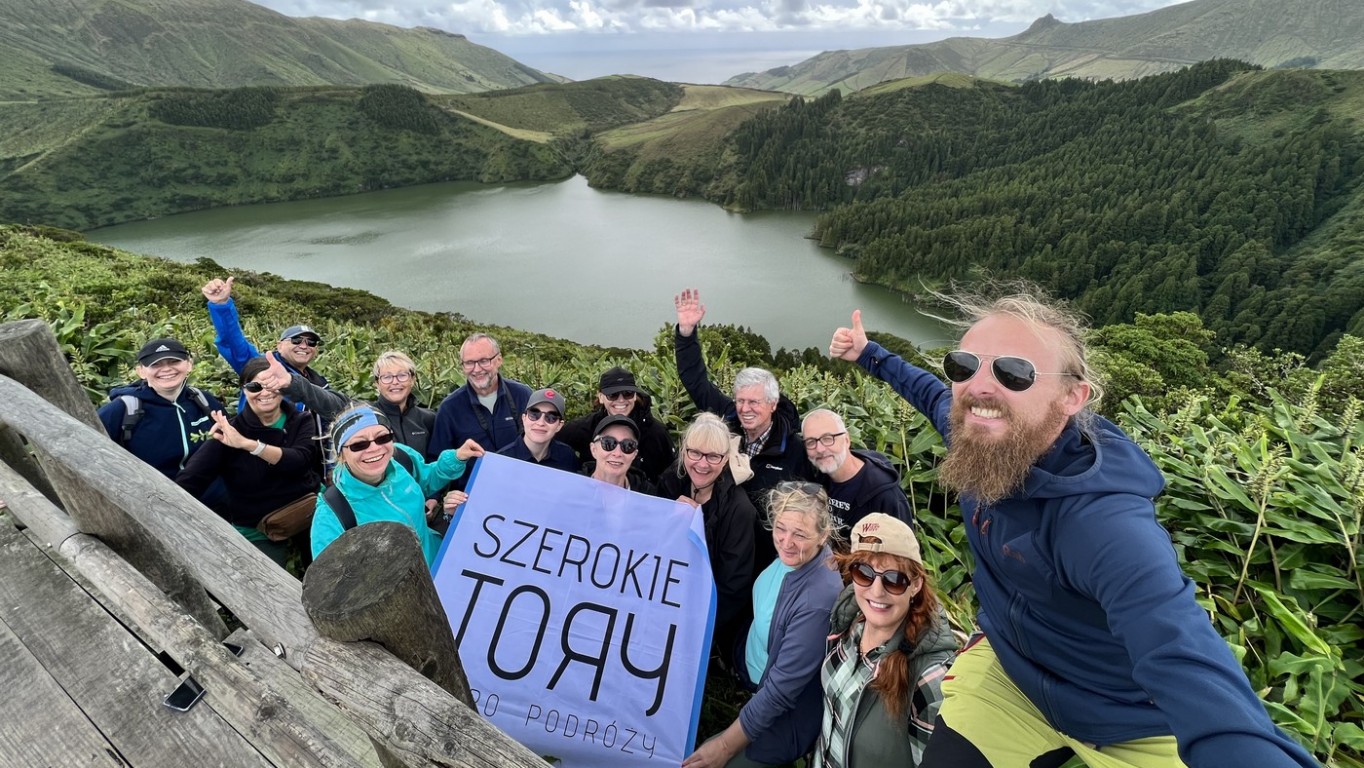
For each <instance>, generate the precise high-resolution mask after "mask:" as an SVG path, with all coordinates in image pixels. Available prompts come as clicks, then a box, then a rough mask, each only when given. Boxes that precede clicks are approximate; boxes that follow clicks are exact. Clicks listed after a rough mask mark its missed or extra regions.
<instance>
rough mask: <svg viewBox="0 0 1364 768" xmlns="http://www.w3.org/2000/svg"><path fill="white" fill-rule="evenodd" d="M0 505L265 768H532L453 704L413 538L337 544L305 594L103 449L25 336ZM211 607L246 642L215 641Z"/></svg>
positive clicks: (5, 337) (216, 620)
mask: <svg viewBox="0 0 1364 768" xmlns="http://www.w3.org/2000/svg"><path fill="white" fill-rule="evenodd" d="M0 499H3V500H4V501H5V503H6V505H7V506H8V508H9V511H10V513H11V514H12V515H13V516H14V517H15V518H16V519H17V520H18V521H19V522H20V523H22V524H23V526H25V527H26V528H27V529H28V535H29V537H30V538H32V539H36V540H37V541H40V542H42V543H44V544H46V546H47V547H48V548H50V549H49V551H50V553H52V554H53V555H54V556H55V558H54V559H56V560H57V561H58V562H59V563H61V565H62V567H63V568H64V569H66V570H67V571H68V572H69V573H71V575H72V577H73V578H76V579H77V580H78V581H81V582H82V583H86V584H89V585H91V587H90V588H93V589H94V590H95V591H96V592H97V595H96V597H97V599H98V600H99V601H100V603H101V605H103V607H104V608H105V610H107V611H108V612H110V613H111V614H113V615H114V616H116V617H118V618H119V619H120V620H121V621H122V623H123V624H124V625H125V626H127V627H128V628H129V629H130V630H131V631H133V632H134V633H136V634H137V635H138V637H139V638H140V639H141V641H142V642H143V643H145V644H146V645H147V646H149V647H150V648H152V649H153V650H155V651H157V652H159V653H162V654H164V655H166V656H168V657H170V658H172V659H173V660H174V661H175V662H176V663H177V664H178V665H179V666H181V667H183V668H184V669H185V670H187V671H188V672H189V673H190V674H191V675H193V676H194V678H195V679H196V680H197V681H198V682H199V683H201V684H202V685H203V687H204V688H205V690H206V695H205V701H206V702H207V703H208V705H209V706H211V707H212V708H213V709H214V710H215V711H216V712H217V713H218V714H219V715H220V716H221V717H222V718H223V719H224V720H226V721H228V723H229V724H231V726H232V727H233V728H234V729H236V730H237V731H238V733H240V734H243V735H244V736H247V737H248V739H249V741H250V742H251V744H252V745H253V746H254V747H255V748H256V749H257V750H258V751H259V753H260V755H261V756H263V757H264V758H265V760H267V761H268V762H270V763H273V764H275V765H279V766H312V765H319V766H323V765H325V766H345V765H383V766H395V765H407V766H525V767H526V768H531V767H532V766H541V767H542V766H544V765H545V761H544V760H543V759H542V758H540V757H538V756H537V755H535V754H534V753H532V752H531V751H530V750H528V749H526V748H525V747H523V746H521V745H520V744H518V743H517V742H515V741H513V740H511V739H510V738H509V737H508V736H507V735H506V734H505V733H503V732H502V731H500V730H498V729H497V728H495V727H494V726H492V725H490V724H488V723H487V722H485V721H484V720H483V719H482V718H481V717H479V716H478V715H477V714H476V713H475V712H473V711H472V709H471V708H470V707H469V706H468V705H467V702H468V701H469V691H468V684H467V683H466V682H465V680H464V676H463V672H462V671H461V669H460V667H459V662H458V656H457V654H456V652H455V644H454V638H453V636H452V635H451V631H450V627H449V624H448V622H447V621H446V617H445V614H444V612H443V611H442V610H441V608H440V604H439V602H438V601H437V600H436V597H435V593H434V588H433V587H432V585H431V582H430V578H429V577H428V576H426V571H425V563H424V560H423V559H422V555H421V551H420V548H419V546H418V544H417V541H416V537H415V536H414V535H412V534H411V532H409V531H407V529H405V528H402V527H401V526H397V525H396V524H388V525H385V524H370V525H362V526H358V527H356V528H354V529H352V530H350V531H348V532H346V533H345V534H344V535H343V536H342V537H341V538H340V539H338V541H337V543H336V544H334V545H333V546H331V547H329V548H328V549H327V551H326V552H324V553H323V556H322V557H319V558H318V560H317V561H316V562H315V563H313V565H312V568H311V569H310V571H309V573H308V580H307V582H308V583H307V585H306V587H305V585H302V584H300V583H299V582H298V581H297V580H295V579H294V578H293V577H292V576H291V575H289V574H288V573H287V572H285V571H284V570H283V569H281V568H279V566H277V565H275V564H274V563H273V562H272V561H271V560H270V559H269V558H267V557H266V556H265V555H264V554H262V553H261V552H259V551H258V550H257V549H256V548H255V547H254V546H252V545H251V544H250V543H249V542H247V541H246V540H245V539H244V538H243V537H242V536H241V535H240V534H239V533H238V532H237V531H236V530H235V529H234V528H233V527H232V526H231V525H229V524H228V523H227V522H225V521H224V520H223V519H222V518H220V517H219V516H218V515H216V514H214V513H213V512H212V511H210V510H208V509H207V508H205V507H204V506H203V505H202V504H200V503H199V502H198V501H197V500H195V499H194V498H193V497H191V496H190V495H189V494H187V493H185V492H184V491H183V490H181V489H180V488H179V487H177V486H176V485H175V484H174V483H171V482H170V481H169V480H167V479H166V478H165V477H164V476H162V475H161V474H160V473H159V472H157V471H156V470H155V469H153V468H151V467H150V466H148V465H146V464H144V463H143V462H141V461H139V460H138V459H136V458H134V457H133V456H132V455H131V454H129V453H128V452H127V451H125V450H124V449H122V448H121V447H119V446H117V445H115V444H114V443H113V442H112V441H110V440H109V439H108V437H107V435H105V433H104V430H103V428H102V427H101V426H100V425H99V422H98V421H97V419H96V417H95V411H94V408H93V407H92V406H91V404H90V401H89V399H88V398H87V397H86V394H85V392H84V391H83V390H82V388H81V386H80V385H79V383H78V382H77V381H76V378H75V376H74V374H73V373H72V372H71V369H70V367H69V366H68V365H67V363H66V360H65V359H64V358H63V356H62V353H61V349H60V347H59V346H58V344H57V340H56V338H55V336H53V334H52V331H51V329H50V328H49V327H48V326H47V325H46V324H44V323H42V322H40V321H36V320H30V321H20V322H16V323H9V324H5V325H0ZM375 553H382V556H381V557H375V556H373V555H374V554H375ZM343 582H344V587H345V588H344V589H343V590H342V589H338V588H337V587H338V585H342V584H343ZM305 595H306V597H307V606H306V607H305ZM219 605H221V606H222V607H223V608H225V609H226V610H227V611H230V613H231V614H232V616H234V617H236V619H237V620H239V621H240V622H241V623H242V624H244V625H245V626H244V628H242V629H238V630H237V631H236V632H234V633H232V634H231V636H230V637H229V636H228V635H229V633H228V629H227V626H226V625H225V623H224V621H223V619H222V618H220V614H219V610H218V606H219ZM310 614H311V615H312V616H316V617H317V621H316V622H315V621H314V619H313V618H310ZM224 639H229V640H230V641H232V642H233V643H234V644H236V645H238V646H241V647H244V648H245V650H244V652H243V653H242V655H241V656H240V657H238V656H234V655H233V654H232V653H231V652H230V651H229V650H228V648H227V647H226V646H224V645H223V644H222V642H221V641H222V640H224ZM395 654H396V655H395ZM399 657H401V660H400V658H399ZM414 667H416V668H417V669H421V670H422V672H418V671H417V669H414ZM423 673H425V675H429V676H430V679H428V677H427V676H424V675H423ZM34 717H35V718H36V717H41V713H37V712H35V713H34ZM202 757H203V759H202V761H201V762H202V763H203V764H218V763H219V762H220V760H219V759H218V758H217V757H216V756H214V755H208V754H205V755H202Z"/></svg>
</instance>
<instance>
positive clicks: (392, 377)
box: [375, 371, 412, 384]
mask: <svg viewBox="0 0 1364 768" xmlns="http://www.w3.org/2000/svg"><path fill="white" fill-rule="evenodd" d="M375 378H377V379H378V380H379V383H380V384H392V383H394V382H397V383H399V384H402V383H404V382H407V381H411V380H412V372H411V371H403V372H402V373H381V374H379V375H378V376H376V377H375Z"/></svg>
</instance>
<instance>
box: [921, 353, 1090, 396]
mask: <svg viewBox="0 0 1364 768" xmlns="http://www.w3.org/2000/svg"><path fill="white" fill-rule="evenodd" d="M980 363H981V360H980V355H977V354H976V353H974V352H963V351H962V350H960V349H958V350H956V351H955V352H948V353H947V356H946V357H944V358H943V359H942V372H943V373H944V374H946V375H947V378H948V379H949V380H950V381H952V382H954V383H957V384H960V383H962V382H964V381H970V380H971V378H972V377H973V376H975V375H976V374H977V373H979V372H980ZM990 373H992V374H994V377H995V381H997V382H999V383H1000V385H1001V386H1003V387H1004V388H1005V389H1008V390H1011V391H1013V392H1023V391H1025V390H1027V389H1028V388H1029V387H1031V386H1032V385H1033V382H1035V381H1037V377H1038V376H1075V374H1073V373H1065V372H1052V371H1039V370H1037V366H1035V365H1033V364H1032V361H1031V360H1028V359H1026V358H1022V357H1014V356H1012V355H1004V356H1002V357H996V358H995V359H994V360H993V361H991V363H990ZM1076 378H1079V377H1078V376H1077V377H1076Z"/></svg>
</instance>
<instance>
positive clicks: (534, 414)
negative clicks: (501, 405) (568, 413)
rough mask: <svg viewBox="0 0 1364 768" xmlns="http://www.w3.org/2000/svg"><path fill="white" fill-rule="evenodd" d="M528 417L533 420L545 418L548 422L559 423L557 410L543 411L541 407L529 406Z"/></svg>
mask: <svg viewBox="0 0 1364 768" xmlns="http://www.w3.org/2000/svg"><path fill="white" fill-rule="evenodd" d="M526 418H528V419H530V420H531V421H539V420H540V419H544V420H545V423H546V424H558V423H559V414H558V413H556V412H555V411H542V410H540V409H539V408H527V409H526Z"/></svg>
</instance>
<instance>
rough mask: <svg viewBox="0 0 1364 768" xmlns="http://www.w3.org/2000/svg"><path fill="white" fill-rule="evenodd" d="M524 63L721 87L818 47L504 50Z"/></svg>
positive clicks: (562, 71) (577, 75)
mask: <svg viewBox="0 0 1364 768" xmlns="http://www.w3.org/2000/svg"><path fill="white" fill-rule="evenodd" d="M499 50H501V51H502V52H503V53H505V54H507V55H508V56H511V57H512V58H515V59H516V60H518V61H520V62H521V63H523V64H526V65H528V66H531V67H534V68H536V69H538V70H540V71H541V72H548V73H551V74H555V75H560V76H562V77H567V78H569V79H571V80H590V79H592V78H594V77H604V76H606V75H639V76H641V77H652V78H654V79H655V80H664V81H667V82H672V83H695V84H698V85H719V84H720V83H723V82H724V81H726V80H728V79H730V78H731V77H734V76H735V75H740V74H743V73H745V72H762V71H765V70H768V69H774V68H776V67H782V66H789V65H792V64H798V63H800V62H802V61H805V60H806V59H808V58H810V57H812V56H815V55H818V54H819V53H820V51H819V50H814V49H793V50H759V51H736V50H732V49H731V50H726V49H711V50H707V49H698V48H689V49H674V50H658V49H638V50H629V49H621V50H606V49H598V50H588V51H538V52H537V51H529V52H525V53H519V52H515V51H512V50H507V49H506V48H505V47H504V48H501V49H499Z"/></svg>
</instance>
